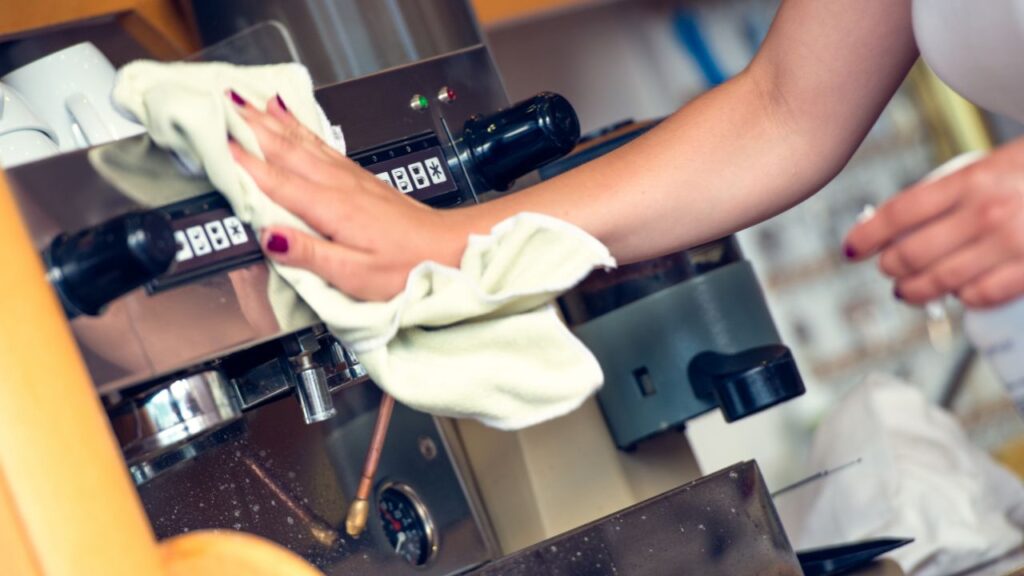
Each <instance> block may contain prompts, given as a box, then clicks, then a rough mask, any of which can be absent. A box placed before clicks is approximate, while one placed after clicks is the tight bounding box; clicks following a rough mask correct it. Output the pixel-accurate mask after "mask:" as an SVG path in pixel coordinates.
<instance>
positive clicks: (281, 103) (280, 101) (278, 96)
mask: <svg viewBox="0 0 1024 576" xmlns="http://www.w3.org/2000/svg"><path fill="white" fill-rule="evenodd" d="M274 98H277V104H278V106H280V107H281V110H284V111H285V112H287V111H288V105H287V104H285V103H284V99H283V98H281V95H280V94H276V95H274Z"/></svg>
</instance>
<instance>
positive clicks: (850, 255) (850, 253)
mask: <svg viewBox="0 0 1024 576" xmlns="http://www.w3.org/2000/svg"><path fill="white" fill-rule="evenodd" d="M843 254H846V259H847V260H853V259H854V258H856V257H857V251H856V250H854V249H853V246H849V245H847V246H843Z"/></svg>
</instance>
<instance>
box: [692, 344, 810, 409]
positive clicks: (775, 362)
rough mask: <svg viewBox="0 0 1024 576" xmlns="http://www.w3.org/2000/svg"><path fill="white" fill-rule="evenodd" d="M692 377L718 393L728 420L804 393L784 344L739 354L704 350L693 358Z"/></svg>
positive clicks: (706, 389)
mask: <svg viewBox="0 0 1024 576" xmlns="http://www.w3.org/2000/svg"><path fill="white" fill-rule="evenodd" d="M690 378H691V381H693V382H694V383H695V384H701V388H703V390H704V392H705V393H707V392H710V393H711V394H712V395H713V396H714V398H715V400H716V401H717V403H718V405H719V407H720V408H721V409H722V414H723V416H725V420H726V422H734V421H736V420H739V419H740V418H746V417H747V416H750V415H752V414H756V413H758V412H760V411H762V410H765V409H767V408H771V407H772V406H775V405H776V404H780V403H782V402H785V401H786V400H791V399H793V398H796V397H797V396H800V395H802V394H803V393H804V382H803V379H802V378H801V377H800V371H799V370H798V369H797V366H796V361H795V360H794V359H793V354H792V352H790V351H789V348H787V347H785V346H782V345H781V344H775V345H770V346H761V347H758V348H751V349H749V350H745V351H743V352H740V353H738V354H719V353H717V352H703V353H701V354H698V355H697V356H695V357H694V358H693V360H691V362H690Z"/></svg>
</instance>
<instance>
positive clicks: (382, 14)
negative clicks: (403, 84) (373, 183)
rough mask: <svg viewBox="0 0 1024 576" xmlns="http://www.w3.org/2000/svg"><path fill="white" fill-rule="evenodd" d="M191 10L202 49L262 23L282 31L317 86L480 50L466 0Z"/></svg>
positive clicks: (228, 5)
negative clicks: (288, 36)
mask: <svg viewBox="0 0 1024 576" xmlns="http://www.w3.org/2000/svg"><path fill="white" fill-rule="evenodd" d="M191 6H192V11H193V14H194V16H195V20H196V26H197V28H198V30H199V32H200V36H201V37H202V39H203V43H204V44H206V45H209V44H213V43H216V42H219V41H221V40H224V39H225V38H227V37H228V36H231V35H233V34H236V33H238V32H241V31H242V30H244V29H246V28H248V27H250V26H254V25H257V24H260V23H263V22H267V21H273V22H275V23H276V24H277V25H280V26H282V27H283V28H284V29H286V30H288V32H290V35H291V37H292V38H293V39H294V41H295V47H296V50H297V52H298V55H299V58H300V61H301V62H302V63H303V64H305V65H306V66H307V67H308V68H309V70H310V73H311V74H312V76H313V81H314V83H315V84H316V85H318V86H324V85H327V84H332V83H335V82H340V81H342V80H348V79H350V78H356V77H359V76H364V75H367V74H371V73H373V72H377V71H380V70H385V69H388V68H392V67H395V66H400V65H402V64H408V63H410V62H416V61H419V60H424V59H426V58H431V57H434V56H438V55H441V54H446V53H449V52H454V51H456V50H460V49H463V48H466V47H469V46H474V45H477V44H480V43H481V35H480V32H479V29H478V27H477V24H476V19H475V17H474V15H473V10H472V8H471V6H470V2H469V0H198V1H195V0H194V1H193V2H191ZM435 92H436V88H435V90H432V91H430V92H424V93H425V94H434V93H435Z"/></svg>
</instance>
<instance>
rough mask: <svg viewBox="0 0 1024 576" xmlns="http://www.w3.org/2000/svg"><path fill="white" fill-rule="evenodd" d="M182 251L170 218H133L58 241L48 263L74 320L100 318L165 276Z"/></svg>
mask: <svg viewBox="0 0 1024 576" xmlns="http://www.w3.org/2000/svg"><path fill="white" fill-rule="evenodd" d="M177 250H178V248H177V245H176V242H175V240H174V231H173V230H172V228H171V223H170V219H169V218H168V217H167V215H165V214H164V213H162V212H156V211H152V212H133V213H130V214H125V215H124V216H119V217H117V218H114V219H113V220H109V221H107V222H104V223H103V224H100V225H98V226H94V227H92V228H88V229H86V230H82V231H80V232H76V233H73V234H62V235H60V236H58V237H57V238H55V239H54V240H53V242H51V243H50V246H49V247H47V249H46V250H45V251H44V252H43V261H44V262H45V264H46V268H47V272H46V275H47V278H48V279H49V280H50V283H51V284H52V285H53V287H54V288H55V289H56V290H57V294H58V295H59V296H60V299H61V303H62V304H63V305H64V310H65V312H66V313H67V316H68V318H74V317H75V316H78V315H80V314H88V315H96V314H99V313H100V312H101V311H102V310H103V307H104V306H106V305H107V304H108V303H110V302H111V301H112V300H114V299H116V298H118V297H120V296H122V295H124V294H126V293H128V292H130V291H132V290H134V289H136V288H138V287H140V286H142V285H144V284H146V283H147V282H149V281H150V280H153V279H155V278H157V277H158V276H160V275H162V274H163V273H164V272H166V271H167V270H168V268H170V266H171V264H172V263H173V262H174V255H175V254H176V253H177Z"/></svg>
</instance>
